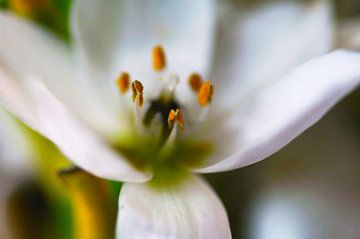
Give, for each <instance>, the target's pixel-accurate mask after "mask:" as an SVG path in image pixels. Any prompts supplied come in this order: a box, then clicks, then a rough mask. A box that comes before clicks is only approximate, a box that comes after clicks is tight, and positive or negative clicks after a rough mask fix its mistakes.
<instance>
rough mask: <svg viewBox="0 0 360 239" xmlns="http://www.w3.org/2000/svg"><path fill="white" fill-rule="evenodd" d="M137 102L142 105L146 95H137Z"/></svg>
mask: <svg viewBox="0 0 360 239" xmlns="http://www.w3.org/2000/svg"><path fill="white" fill-rule="evenodd" d="M136 104H137V106H139V107H141V106H143V104H144V95H143V93H140V94H138V95H137V96H136Z"/></svg>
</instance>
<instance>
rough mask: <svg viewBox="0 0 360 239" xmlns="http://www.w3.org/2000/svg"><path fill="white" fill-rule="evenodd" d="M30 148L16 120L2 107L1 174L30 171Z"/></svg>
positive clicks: (0, 132)
mask: <svg viewBox="0 0 360 239" xmlns="http://www.w3.org/2000/svg"><path fill="white" fill-rule="evenodd" d="M28 146H29V145H28V144H27V142H26V140H25V139H24V134H23V132H21V129H20V127H19V125H18V124H17V122H16V121H15V119H14V118H13V117H11V116H10V114H9V112H7V111H6V110H5V109H4V108H2V107H1V106H0V174H6V173H9V172H10V173H14V174H16V173H18V174H19V173H21V174H24V173H25V172H27V171H29V170H30V162H29V161H30V160H28V159H29V158H30V156H29V148H28Z"/></svg>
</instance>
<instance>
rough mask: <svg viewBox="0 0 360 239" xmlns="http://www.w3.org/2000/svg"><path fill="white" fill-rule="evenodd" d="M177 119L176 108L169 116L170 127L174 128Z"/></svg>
mask: <svg viewBox="0 0 360 239" xmlns="http://www.w3.org/2000/svg"><path fill="white" fill-rule="evenodd" d="M175 120H176V112H175V110H173V109H172V110H170V112H169V116H168V124H169V128H172V127H173V126H174V123H175Z"/></svg>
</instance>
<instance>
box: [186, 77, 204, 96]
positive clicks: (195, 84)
mask: <svg viewBox="0 0 360 239" xmlns="http://www.w3.org/2000/svg"><path fill="white" fill-rule="evenodd" d="M188 82H189V86H190V87H191V89H192V90H193V91H194V92H199V90H200V88H201V85H202V78H201V76H200V75H199V74H198V73H192V74H191V75H190V76H189V80H188Z"/></svg>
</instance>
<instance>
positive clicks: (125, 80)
mask: <svg viewBox="0 0 360 239" xmlns="http://www.w3.org/2000/svg"><path fill="white" fill-rule="evenodd" d="M116 84H117V86H118V88H119V91H120V93H121V94H125V93H126V91H127V90H128V89H129V85H130V75H129V74H128V73H127V72H122V73H121V74H120V75H119V77H118V79H117V80H116Z"/></svg>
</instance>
